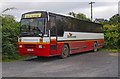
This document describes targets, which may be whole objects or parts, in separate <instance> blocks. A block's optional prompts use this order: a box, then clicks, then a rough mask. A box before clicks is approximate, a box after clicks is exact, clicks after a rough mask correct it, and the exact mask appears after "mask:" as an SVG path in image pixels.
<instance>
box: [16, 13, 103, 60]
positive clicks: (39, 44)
mask: <svg viewBox="0 0 120 79" xmlns="http://www.w3.org/2000/svg"><path fill="white" fill-rule="evenodd" d="M103 46H104V33H103V26H102V25H101V24H98V23H94V22H89V21H83V20H78V19H75V18H73V17H70V16H63V15H59V14H55V13H51V12H46V11H34V12H28V13H25V14H23V15H22V18H21V22H20V35H19V38H18V52H19V54H20V55H34V56H45V57H49V56H60V57H61V58H66V57H68V56H69V55H70V54H75V53H80V52H84V51H90V50H93V51H95V52H96V51H97V49H98V48H102V47H103Z"/></svg>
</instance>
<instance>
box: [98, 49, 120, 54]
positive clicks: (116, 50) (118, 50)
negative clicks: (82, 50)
mask: <svg viewBox="0 0 120 79" xmlns="http://www.w3.org/2000/svg"><path fill="white" fill-rule="evenodd" d="M99 51H102V52H110V53H111V52H112V53H118V52H120V49H110V48H101V49H100V50H99Z"/></svg>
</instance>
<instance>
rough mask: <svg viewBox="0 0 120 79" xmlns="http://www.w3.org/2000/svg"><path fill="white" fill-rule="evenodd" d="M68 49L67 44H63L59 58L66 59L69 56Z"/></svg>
mask: <svg viewBox="0 0 120 79" xmlns="http://www.w3.org/2000/svg"><path fill="white" fill-rule="evenodd" d="M69 52H70V51H69V47H68V45H67V44H64V45H63V46H62V52H61V56H60V57H61V58H67V57H68V56H69V55H70V54H69Z"/></svg>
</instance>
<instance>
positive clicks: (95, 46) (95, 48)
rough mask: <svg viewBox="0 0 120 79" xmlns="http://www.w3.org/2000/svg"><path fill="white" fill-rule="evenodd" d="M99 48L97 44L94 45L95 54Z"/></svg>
mask: <svg viewBox="0 0 120 79" xmlns="http://www.w3.org/2000/svg"><path fill="white" fill-rule="evenodd" d="M97 50H98V48H97V43H96V42H95V43H94V45H93V51H94V52H97Z"/></svg>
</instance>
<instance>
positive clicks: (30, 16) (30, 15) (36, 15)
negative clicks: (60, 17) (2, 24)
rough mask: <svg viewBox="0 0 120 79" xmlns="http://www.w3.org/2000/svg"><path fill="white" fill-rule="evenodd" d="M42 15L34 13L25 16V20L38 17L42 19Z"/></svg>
mask: <svg viewBox="0 0 120 79" xmlns="http://www.w3.org/2000/svg"><path fill="white" fill-rule="evenodd" d="M41 15H42V14H41V13H32V14H25V15H24V18H36V17H41Z"/></svg>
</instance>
